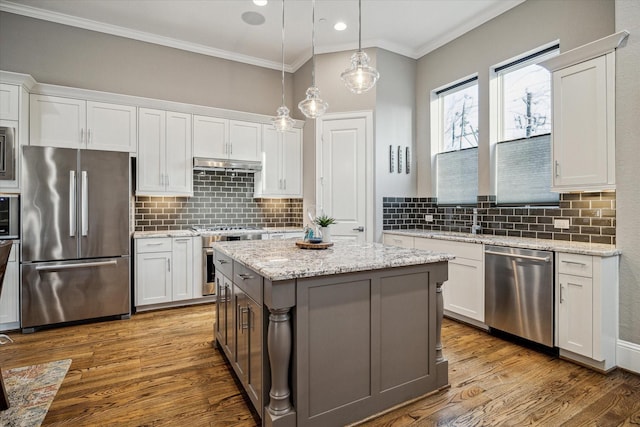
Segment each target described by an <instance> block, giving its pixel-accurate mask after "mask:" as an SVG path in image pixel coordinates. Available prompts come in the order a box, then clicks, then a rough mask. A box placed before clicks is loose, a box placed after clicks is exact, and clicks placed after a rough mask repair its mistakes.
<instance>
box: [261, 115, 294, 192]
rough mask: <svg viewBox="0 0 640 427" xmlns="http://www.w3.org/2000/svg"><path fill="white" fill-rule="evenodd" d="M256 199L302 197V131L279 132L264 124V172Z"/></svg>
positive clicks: (262, 171) (262, 172)
mask: <svg viewBox="0 0 640 427" xmlns="http://www.w3.org/2000/svg"><path fill="white" fill-rule="evenodd" d="M255 197H302V132H301V130H300V129H296V128H294V129H291V130H289V131H287V132H278V131H276V130H275V129H274V127H273V126H271V125H262V170H261V171H260V172H258V173H256V178H255Z"/></svg>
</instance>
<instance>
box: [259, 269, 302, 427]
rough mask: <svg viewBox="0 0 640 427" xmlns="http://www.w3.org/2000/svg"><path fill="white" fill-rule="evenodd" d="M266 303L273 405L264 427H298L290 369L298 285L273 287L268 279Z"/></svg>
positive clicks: (292, 283) (269, 407) (270, 402)
mask: <svg viewBox="0 0 640 427" xmlns="http://www.w3.org/2000/svg"><path fill="white" fill-rule="evenodd" d="M264 291H265V295H264V296H265V301H266V303H267V306H268V308H269V326H268V328H267V351H268V353H269V368H270V370H271V375H270V377H271V388H270V390H269V402H268V403H267V405H266V407H265V411H264V419H263V425H264V426H269V427H295V425H296V411H295V409H294V407H293V404H292V402H291V386H290V384H289V377H290V375H289V366H290V362H291V347H292V339H293V336H292V335H293V334H292V327H291V314H290V312H291V308H292V307H293V306H294V305H295V282H294V281H285V282H283V283H277V284H275V285H274V284H273V283H272V282H268V281H267V280H265V286H264Z"/></svg>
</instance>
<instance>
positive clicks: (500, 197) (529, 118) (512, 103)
mask: <svg viewBox="0 0 640 427" xmlns="http://www.w3.org/2000/svg"><path fill="white" fill-rule="evenodd" d="M558 51H559V46H558V45H554V46H550V47H548V48H545V49H541V50H539V51H537V52H535V53H533V54H529V55H526V56H524V57H522V58H519V59H516V60H513V61H510V62H509V63H507V64H505V65H501V66H498V67H495V68H494V72H495V78H496V79H497V90H498V94H497V102H498V109H497V110H498V117H497V123H498V126H497V130H498V135H497V142H498V143H497V146H496V183H497V188H496V199H497V203H498V204H500V205H505V204H509V205H530V204H557V203H558V194H557V193H552V192H551V191H550V188H551V139H550V135H549V134H550V133H551V74H550V73H549V71H547V70H546V69H544V68H542V67H540V66H539V65H536V63H538V62H540V61H542V60H544V59H547V58H549V57H551V56H553V55H557V54H558Z"/></svg>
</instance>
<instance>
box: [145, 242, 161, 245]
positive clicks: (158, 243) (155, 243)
mask: <svg viewBox="0 0 640 427" xmlns="http://www.w3.org/2000/svg"><path fill="white" fill-rule="evenodd" d="M145 244H146V245H147V246H159V245H161V244H162V242H154V243H151V242H149V243H145Z"/></svg>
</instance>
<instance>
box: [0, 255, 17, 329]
mask: <svg viewBox="0 0 640 427" xmlns="http://www.w3.org/2000/svg"><path fill="white" fill-rule="evenodd" d="M19 245H20V244H19V243H14V244H13V247H12V248H11V253H10V254H9V262H8V263H7V269H6V271H5V273H4V282H3V285H2V295H1V296H0V331H8V330H12V329H18V328H20V268H19V265H18V264H19V263H18V253H19V252H20V246H19Z"/></svg>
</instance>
